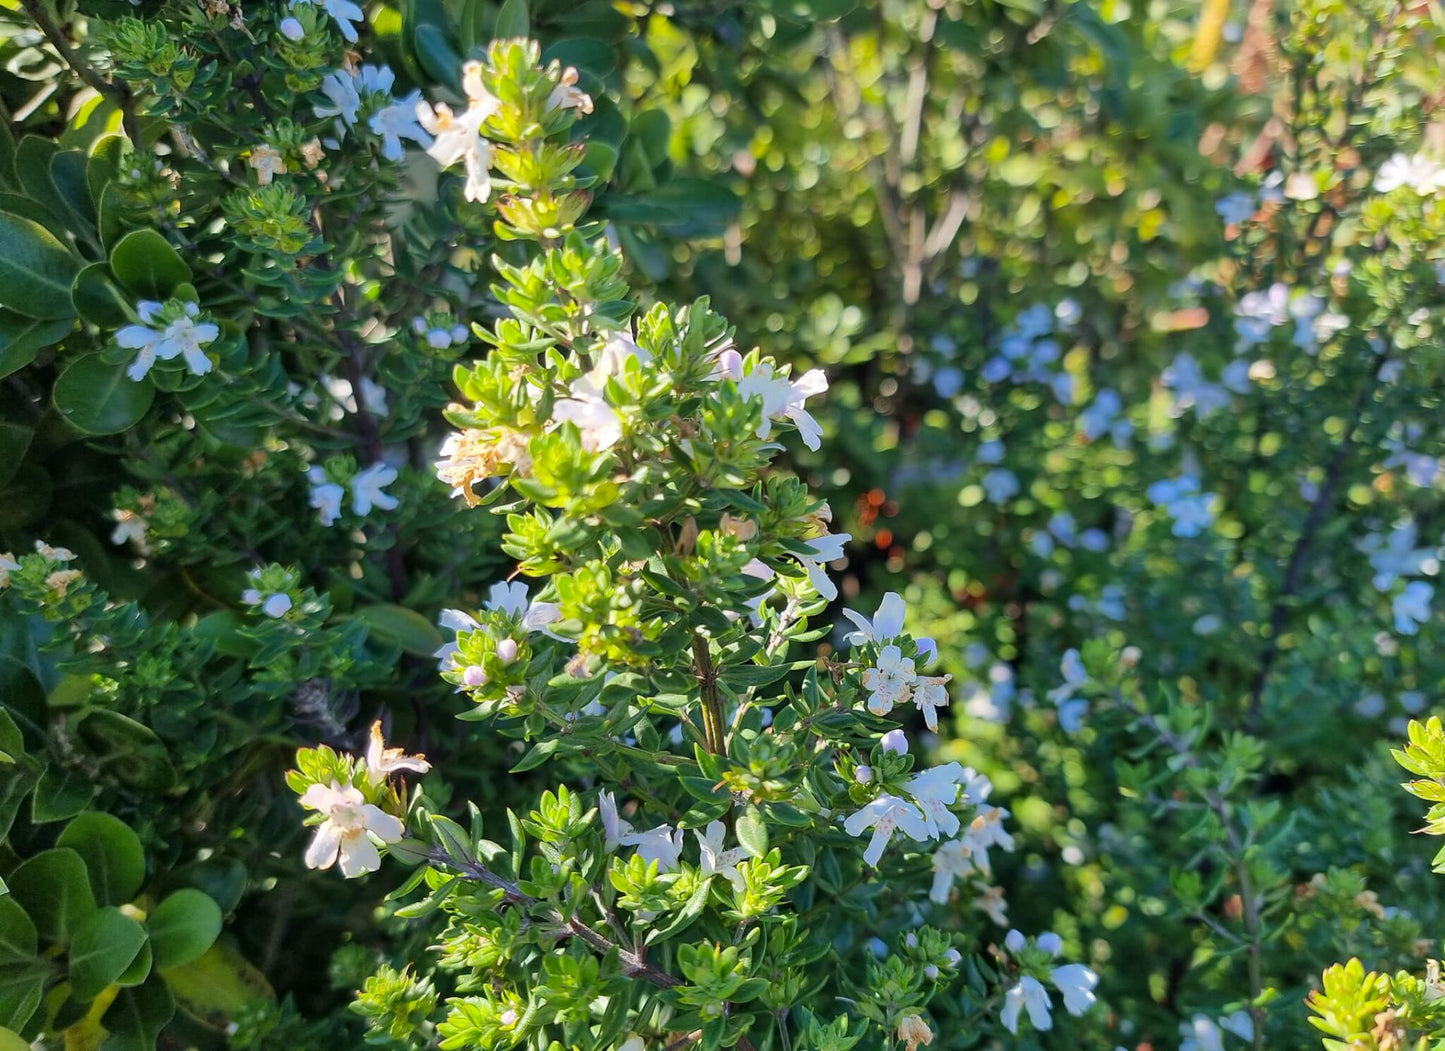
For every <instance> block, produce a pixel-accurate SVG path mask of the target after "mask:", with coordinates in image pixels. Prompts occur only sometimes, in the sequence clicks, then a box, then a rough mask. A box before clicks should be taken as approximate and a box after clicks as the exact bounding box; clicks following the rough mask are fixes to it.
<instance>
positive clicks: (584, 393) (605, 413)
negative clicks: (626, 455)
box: [552, 376, 622, 453]
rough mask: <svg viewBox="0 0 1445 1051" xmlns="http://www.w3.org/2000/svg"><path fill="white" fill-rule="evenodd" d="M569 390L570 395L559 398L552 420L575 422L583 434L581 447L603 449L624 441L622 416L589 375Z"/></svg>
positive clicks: (554, 407) (577, 381)
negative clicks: (606, 399)
mask: <svg viewBox="0 0 1445 1051" xmlns="http://www.w3.org/2000/svg"><path fill="white" fill-rule="evenodd" d="M568 393H569V394H570V397H566V398H559V399H558V400H557V402H556V403H555V404H554V405H553V406H552V421H553V422H554V423H558V424H562V423H572V424H574V425H575V426H576V427H577V430H578V431H579V432H580V433H581V436H582V448H584V449H586V450H587V451H588V452H591V453H596V452H603V451H605V450H607V449H610V448H612V447H613V446H614V445H616V444H617V443H618V442H619V441H621V440H622V417H621V416H619V415H617V410H616V409H614V408H613V407H612V406H611V405H608V404H607V402H606V401H605V400H604V399H603V397H602V391H601V389H600V388H599V387H596V386H594V385H593V383H592V381H591V380H590V379H589V378H588V377H587V376H583V377H582V378H581V379H578V380H575V381H573V383H572V386H571V387H570V388H568Z"/></svg>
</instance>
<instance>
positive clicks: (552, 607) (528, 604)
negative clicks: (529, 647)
mask: <svg viewBox="0 0 1445 1051" xmlns="http://www.w3.org/2000/svg"><path fill="white" fill-rule="evenodd" d="M483 605H484V606H485V607H486V608H487V609H490V610H500V611H502V612H503V613H509V614H511V615H512V616H514V617H521V618H522V627H523V628H525V629H527V631H529V632H531V631H540V632H541V633H542V634H543V635H547V636H550V637H551V638H554V639H556V638H560V636H558V635H554V634H552V632H550V631H548V630H547V625H549V624H555V623H556V622H557V621H559V620H561V619H562V610H561V609H560V608H559V607H558V606H557V604H556V603H555V602H543V601H541V600H540V599H533V600H530V601H529V600H528V598H527V585H526V584H524V583H522V582H521V581H520V580H514V581H512V582H511V583H510V584H508V583H507V582H506V581H501V582H499V583H496V584H493V585H492V588H491V590H490V591H489V592H488V593H487V601H486V602H484V603H483ZM473 623H475V622H473Z"/></svg>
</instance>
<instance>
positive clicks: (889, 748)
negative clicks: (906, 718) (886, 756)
mask: <svg viewBox="0 0 1445 1051" xmlns="http://www.w3.org/2000/svg"><path fill="white" fill-rule="evenodd" d="M883 750H884V751H885V752H893V753H895V754H897V755H907V754H908V738H907V737H905V736H903V731H902V730H889V731H888V732H887V733H886V734H884V735H883Z"/></svg>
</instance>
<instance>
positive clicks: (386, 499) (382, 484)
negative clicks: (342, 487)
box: [351, 463, 398, 515]
mask: <svg viewBox="0 0 1445 1051" xmlns="http://www.w3.org/2000/svg"><path fill="white" fill-rule="evenodd" d="M396 476H397V472H396V468H395V467H391V466H388V465H387V464H384V463H374V464H372V465H371V466H370V467H368V468H366V470H364V471H360V472H358V473H357V475H356V477H354V478H352V479H351V507H352V510H354V511H355V512H356V513H357V514H359V515H368V514H370V513H371V509H372V508H373V507H379V508H381V509H382V510H383V511H394V510H396V508H397V506H398V501H397V498H396V497H394V496H391V495H389V494H387V493H385V492H383V490H384V489H385V488H386V487H387V486H388V485H390V484H391V483H392V482H394V481H396Z"/></svg>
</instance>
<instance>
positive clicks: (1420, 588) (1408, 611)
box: [1391, 580, 1435, 635]
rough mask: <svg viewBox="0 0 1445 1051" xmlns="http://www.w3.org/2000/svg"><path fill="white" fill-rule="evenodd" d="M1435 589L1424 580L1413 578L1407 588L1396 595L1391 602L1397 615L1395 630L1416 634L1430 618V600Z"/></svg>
mask: <svg viewBox="0 0 1445 1051" xmlns="http://www.w3.org/2000/svg"><path fill="white" fill-rule="evenodd" d="M1434 595H1435V589H1434V588H1433V587H1431V586H1430V585H1429V584H1426V583H1425V582H1424V581H1423V580H1412V581H1410V583H1408V584H1406V585H1405V590H1404V591H1402V592H1401V593H1400V594H1398V595H1396V596H1395V600H1394V602H1393V603H1391V609H1392V612H1393V613H1394V615H1395V630H1396V631H1398V632H1399V633H1400V634H1401V635H1414V634H1415V633H1416V632H1418V631H1419V630H1420V625H1421V624H1424V623H1425V622H1426V621H1427V620H1429V619H1430V600H1431V599H1432V598H1433V597H1434Z"/></svg>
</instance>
